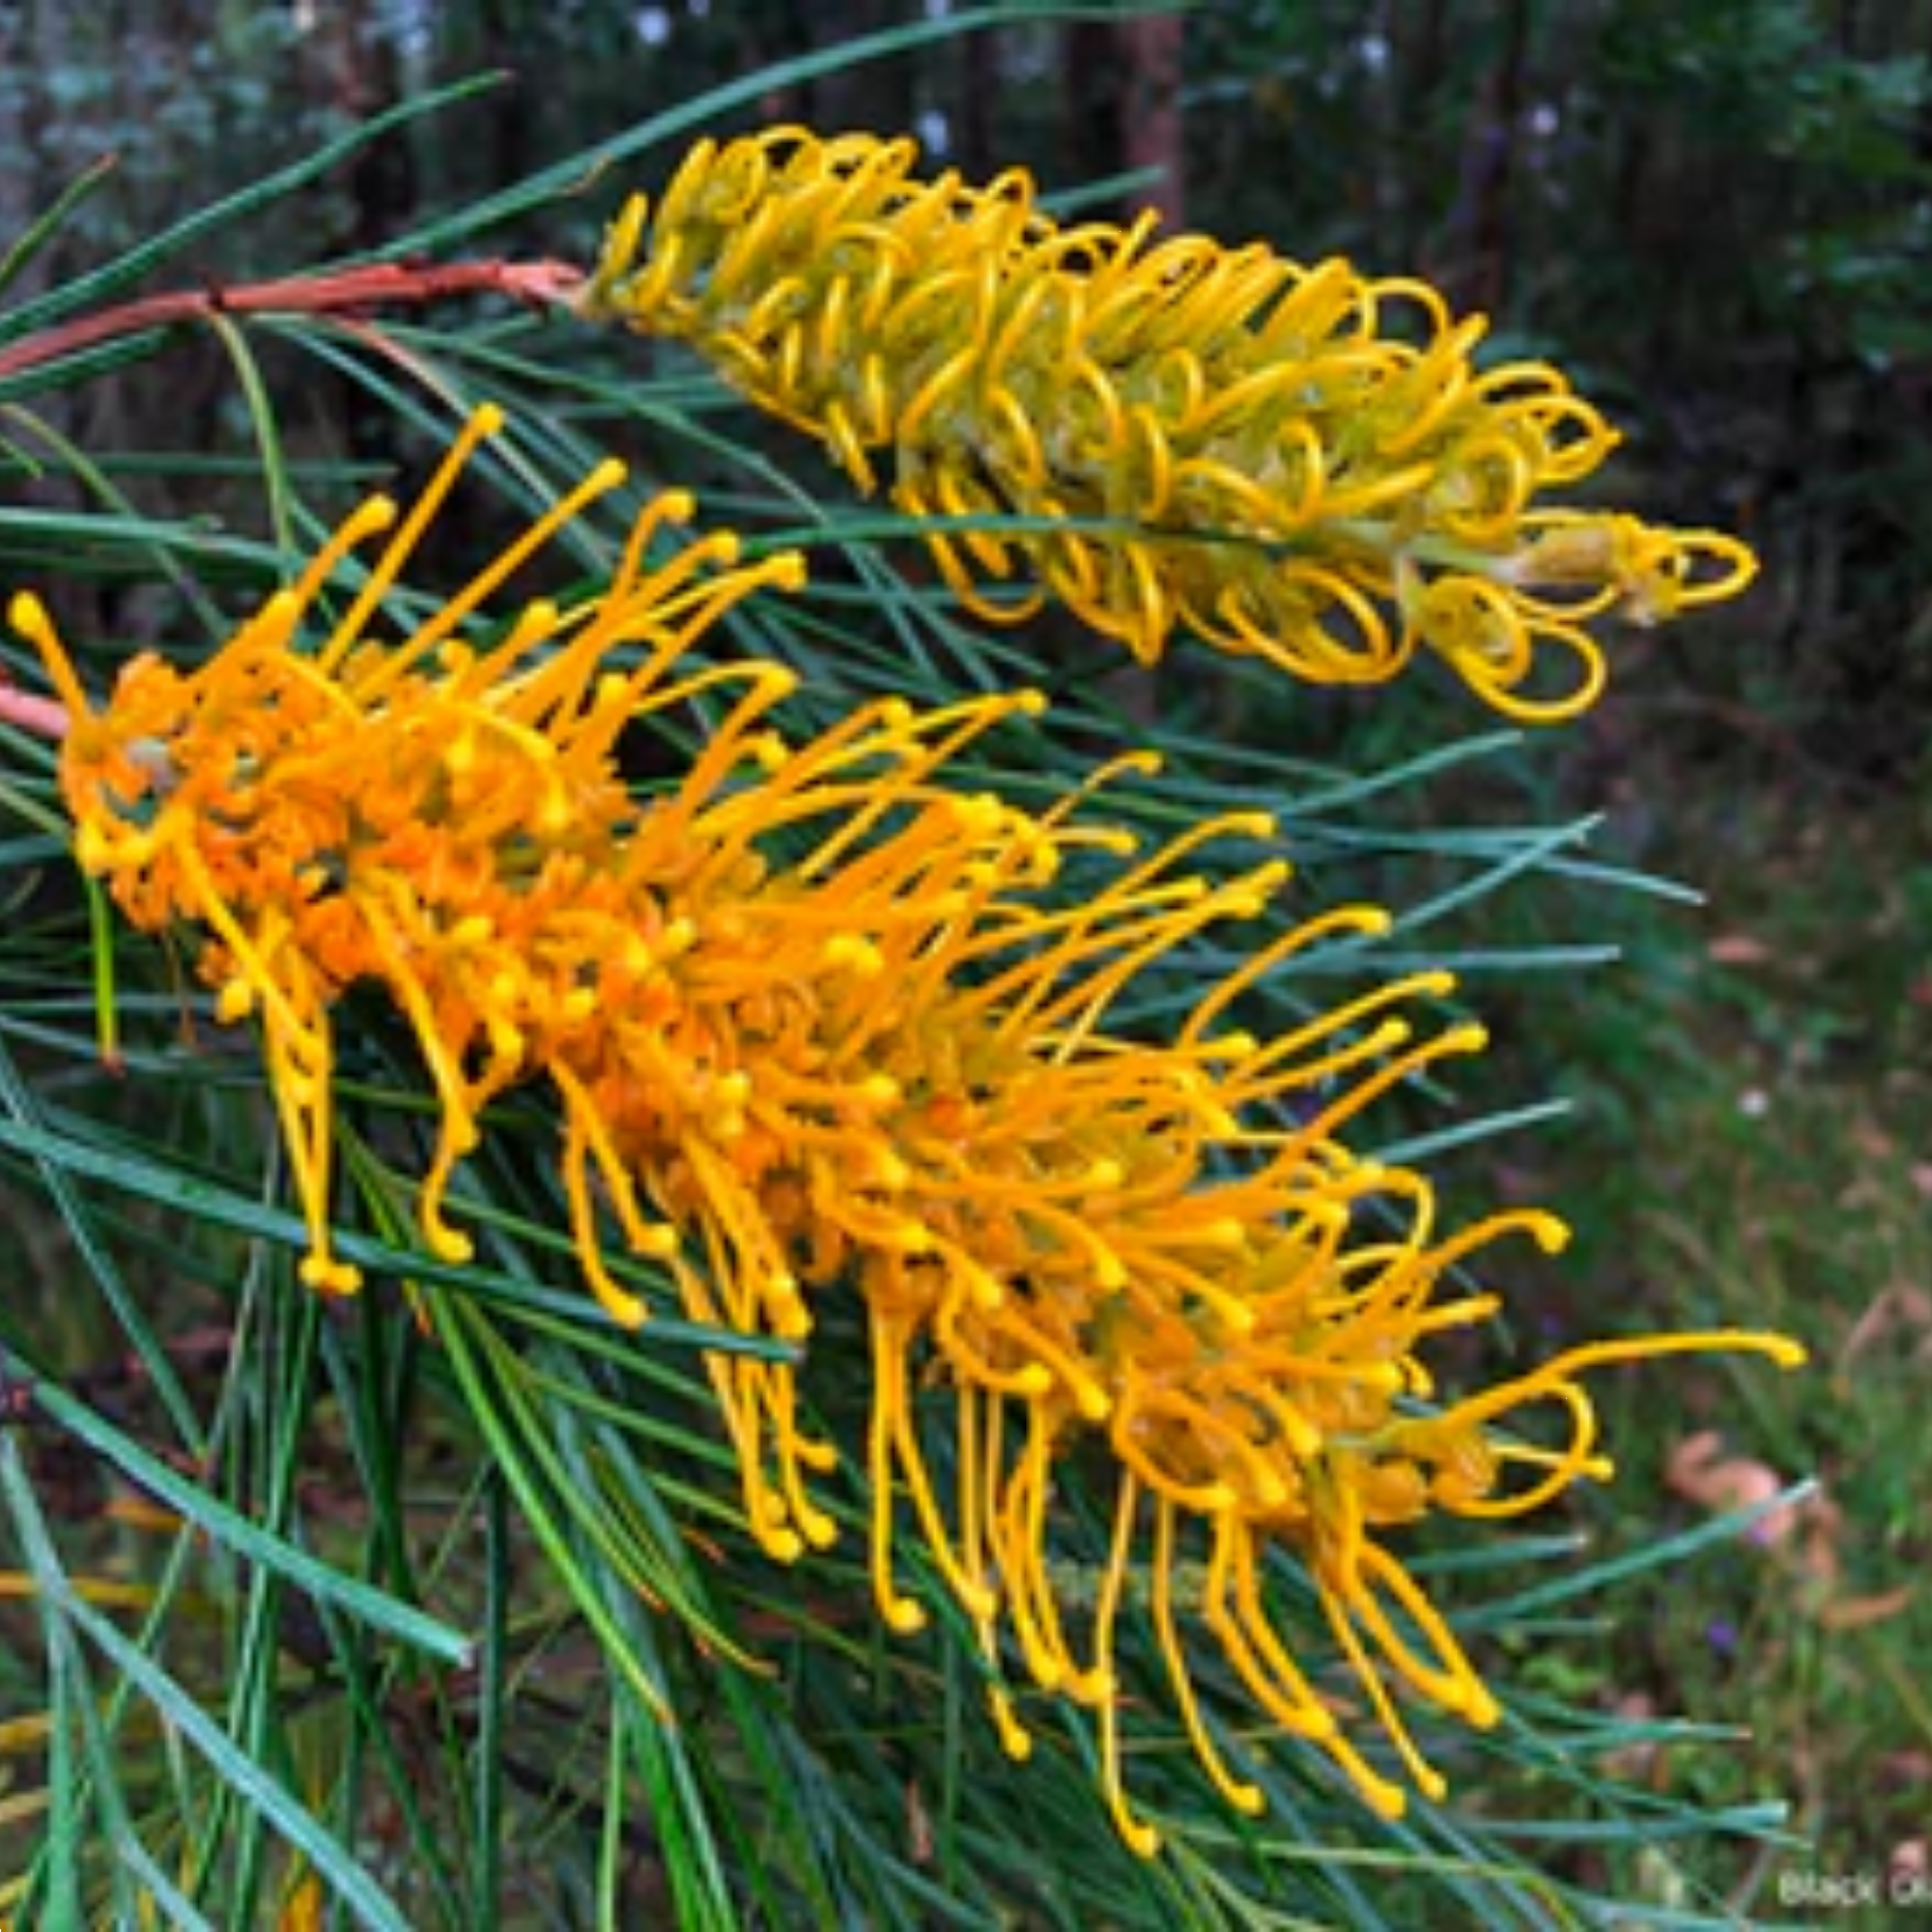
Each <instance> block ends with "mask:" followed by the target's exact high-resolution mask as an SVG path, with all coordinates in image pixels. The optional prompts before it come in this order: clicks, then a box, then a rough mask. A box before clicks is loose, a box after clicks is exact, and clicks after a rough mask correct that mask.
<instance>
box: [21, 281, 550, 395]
mask: <svg viewBox="0 0 1932 1932" xmlns="http://www.w3.org/2000/svg"><path fill="white" fill-rule="evenodd" d="M582 279H583V271H582V270H581V269H578V268H575V267H573V266H572V265H571V264H570V263H568V262H554V261H542V262H503V261H490V262H449V263H396V262H379V263H373V264H370V265H369V266H367V267H364V268H359V269H344V270H340V271H339V272H338V273H335V274H328V275H304V276H294V277H289V278H285V279H283V280H280V281H270V282H240V283H236V284H234V285H233V286H221V285H213V286H210V287H208V288H202V289H179V290H174V291H171V292H170V293H168V294H165V295H156V296H144V297H142V298H140V299H139V300H137V301H130V302H123V303H122V304H120V305H119V306H118V307H115V308H108V309H102V310H100V311H99V313H97V314H94V315H85V316H82V317H80V319H79V320H78V321H75V322H69V323H63V324H61V325H60V326H59V327H55V328H47V329H43V330H41V331H40V332H39V333H38V334H35V335H29V336H27V337H25V338H23V339H22V340H21V341H19V342H15V343H13V344H12V345H10V346H8V347H6V348H0V380H4V379H5V378H7V377H9V376H15V375H18V374H19V373H20V372H21V371H23V370H26V369H34V368H38V367H40V365H41V364H43V363H44V362H51V361H53V360H55V359H56V358H57V357H59V356H62V355H72V354H73V353H74V352H75V351H77V350H81V349H91V348H93V347H94V346H95V345H96V344H97V343H101V342H112V341H114V340H116V339H117V338H119V337H121V336H125V335H134V334H137V333H139V332H140V331H141V330H142V329H147V328H166V327H173V326H174V325H175V324H178V323H184V322H196V321H202V320H205V319H207V318H209V317H212V316H220V315H268V314H273V315H327V314H334V313H340V312H342V311H344V310H358V309H366V308H372V307H379V306H383V305H386V304H390V303H396V302H409V303H419V302H434V301H443V300H446V299H448V298H450V297H453V296H467V295H478V294H495V295H504V296H509V297H512V298H514V299H516V300H518V301H524V302H529V303H531V304H533V305H536V306H539V307H541V306H544V305H546V304H548V305H552V306H555V305H559V304H561V303H562V302H564V301H565V300H566V299H567V298H568V297H569V295H570V293H571V291H572V290H574V289H575V288H576V287H577V286H578V284H579V283H580V282H582Z"/></svg>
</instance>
